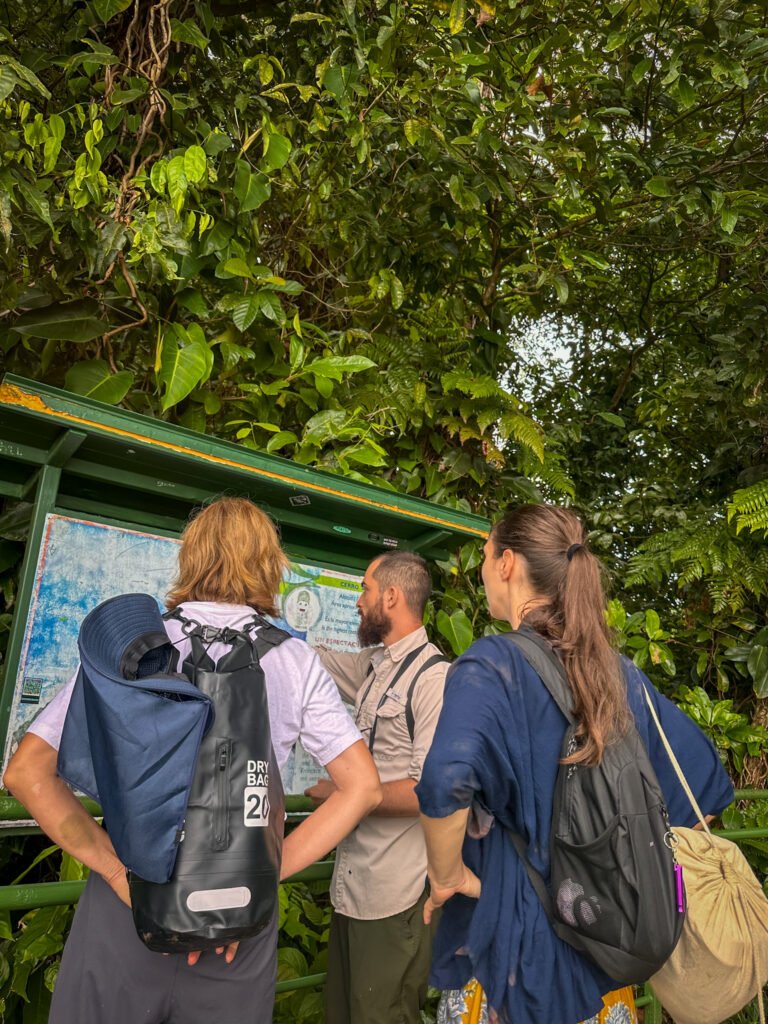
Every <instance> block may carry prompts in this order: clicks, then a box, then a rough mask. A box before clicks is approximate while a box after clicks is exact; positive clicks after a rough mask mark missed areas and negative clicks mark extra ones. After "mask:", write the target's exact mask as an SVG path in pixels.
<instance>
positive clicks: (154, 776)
mask: <svg viewBox="0 0 768 1024" xmlns="http://www.w3.org/2000/svg"><path fill="white" fill-rule="evenodd" d="M78 646H79V649H80V670H79V672H78V676H77V681H76V683H75V688H74V691H73V694H72V700H71V703H70V705H69V710H68V712H67V717H66V721H65V723H64V731H63V734H62V738H61V746H60V748H59V758H58V772H59V775H60V776H61V777H62V778H63V779H65V780H66V781H67V782H68V783H70V785H72V786H74V787H75V788H76V789H78V790H81V791H82V792H83V793H87V794H88V795H89V796H91V797H93V799H94V800H98V802H99V803H100V804H101V807H102V810H103V812H104V824H105V826H106V827H107V830H108V831H109V835H110V838H111V840H112V843H113V845H114V847H115V850H116V852H117V855H118V856H119V857H120V859H121V860H122V862H123V863H124V864H125V865H126V867H127V868H129V869H130V870H131V871H134V872H135V873H136V874H137V875H140V876H141V877H142V878H144V879H147V880H148V881H151V882H167V881H168V879H169V878H170V876H171V873H172V871H173V866H174V862H175V859H176V852H177V848H178V838H179V831H180V829H181V828H182V826H183V823H184V817H185V813H186V809H187V802H188V797H189V790H190V787H191V785H192V779H193V776H194V772H195V766H196V763H197V756H198V751H199V749H200V743H201V741H202V738H203V736H204V735H205V733H206V732H207V731H208V729H209V728H210V726H211V724H212V723H213V716H214V711H213V706H212V703H211V700H210V698H209V697H208V696H206V695H205V694H204V693H201V691H200V690H198V689H197V687H195V686H194V685H193V684H192V683H190V682H189V680H188V679H187V678H186V677H185V676H183V675H179V674H176V673H173V672H171V667H172V666H173V665H175V662H176V652H175V650H174V648H173V645H172V644H171V643H170V641H169V640H168V636H167V634H166V631H165V626H164V623H163V618H162V615H161V614H160V609H159V608H158V606H157V602H156V601H155V599H154V598H153V597H150V595H149V594H122V595H120V596H119V597H113V598H110V599H109V600H108V601H104V602H103V603H102V604H100V605H99V606H98V607H97V608H95V609H94V610H93V611H92V612H91V613H90V614H89V615H88V616H87V617H86V618H85V620H84V621H83V624H82V626H81V627H80V636H79V639H78Z"/></svg>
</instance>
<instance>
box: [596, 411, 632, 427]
mask: <svg viewBox="0 0 768 1024" xmlns="http://www.w3.org/2000/svg"><path fill="white" fill-rule="evenodd" d="M597 415H598V416H599V417H600V419H602V420H605V422H606V423H612V424H613V425H614V427H626V423H625V422H624V419H623V418H622V417H621V416H617V415H616V413H615V412H599V413H598V414H597Z"/></svg>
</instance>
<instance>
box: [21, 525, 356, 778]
mask: <svg viewBox="0 0 768 1024" xmlns="http://www.w3.org/2000/svg"><path fill="white" fill-rule="evenodd" d="M178 549H179V541H178V540H175V539H172V538H169V537H160V536H157V535H156V534H151V533H142V532H140V531H137V530H127V529H123V528H121V527H116V526H104V525H102V524H99V523H91V522H87V521H85V520H81V519H72V518H69V517H67V516H60V515H49V516H48V517H47V518H46V525H45V531H44V535H43V542H42V544H41V547H40V554H39V557H38V563H37V571H36V574H35V587H34V592H33V597H32V603H31V607H30V612H29V617H28V619H27V624H26V631H25V635H24V644H23V648H22V653H21V658H20V660H19V669H18V673H17V678H16V687H15V689H14V693H13V702H12V706H11V716H10V720H9V726H8V735H7V738H6V747H5V752H4V758H3V765H5V764H7V761H8V758H9V757H10V755H11V754H12V753H13V751H14V750H15V748H16V746H17V745H18V743H19V740H20V739H21V737H22V736H23V735H24V732H25V731H26V729H27V726H28V725H29V723H30V722H31V721H32V719H33V718H34V717H35V715H36V714H37V713H38V712H39V711H40V709H41V708H43V707H44V706H45V705H46V704H47V703H48V701H49V700H50V699H51V698H52V697H53V696H54V695H55V694H56V693H57V692H58V691H59V689H60V688H61V687H62V686H63V685H64V684H65V683H66V682H67V680H68V679H70V677H71V676H72V674H73V672H74V671H75V670H76V668H77V662H78V653H77V635H78V632H79V629H80V623H81V622H82V621H83V619H84V618H85V616H86V615H87V614H88V612H89V611H90V610H91V609H92V608H94V607H95V606H96V605H97V604H100V603H101V602H102V601H106V600H107V598H109V597H115V596H116V595H118V594H129V593H146V594H152V595H153V597H155V598H156V600H157V602H158V604H159V605H161V606H162V603H163V598H164V596H165V593H166V591H167V590H168V586H169V583H170V581H171V580H172V579H173V576H174V575H175V572H176V559H177V553H178ZM359 593H360V577H358V576H353V575H349V574H346V573H339V572H332V571H330V570H328V569H321V568H319V567H317V566H311V565H303V564H293V565H291V567H290V569H289V571H288V573H287V574H286V578H285V580H284V581H283V583H282V584H281V587H280V595H279V604H280V612H281V614H280V617H279V618H276V619H275V620H274V621H275V622H276V624H277V625H279V626H281V627H282V628H283V629H286V630H288V631H289V632H290V633H292V634H293V635H294V636H297V637H300V638H301V639H303V640H306V641H307V642H308V643H310V644H319V643H322V644H325V645H326V646H328V647H334V648H336V649H337V650H355V649H356V647H357V624H358V616H357V607H356V602H357V598H358V596H359ZM321 774H322V772H321V771H320V769H319V768H318V766H317V765H316V764H315V762H314V761H313V760H312V759H311V758H310V757H309V756H308V755H307V754H306V753H305V751H304V750H302V749H301V746H300V745H299V744H297V748H296V750H295V751H294V753H293V754H292V755H291V757H290V759H289V761H288V763H287V764H286V766H285V770H284V772H283V785H284V787H285V791H286V793H301V792H303V790H304V789H305V788H306V787H307V786H308V785H311V783H312V782H314V781H315V779H317V778H318V777H319V775H321Z"/></svg>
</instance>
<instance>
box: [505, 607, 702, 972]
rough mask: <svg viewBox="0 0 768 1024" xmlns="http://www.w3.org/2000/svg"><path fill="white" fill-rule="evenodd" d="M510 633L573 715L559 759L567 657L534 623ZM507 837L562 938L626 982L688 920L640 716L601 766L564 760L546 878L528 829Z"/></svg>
mask: <svg viewBox="0 0 768 1024" xmlns="http://www.w3.org/2000/svg"><path fill="white" fill-rule="evenodd" d="M506 635H507V636H508V637H509V639H510V640H511V641H512V642H513V643H514V644H515V645H516V646H517V647H518V648H519V650H520V652H521V654H522V655H523V656H524V657H525V659H526V661H527V662H528V663H529V664H530V666H531V667H532V668H533V669H534V671H535V672H536V674H537V675H538V676H539V677H540V678H541V681H542V682H543V684H544V686H545V687H546V688H547V690H548V691H549V693H550V695H551V696H552V699H553V700H554V701H555V703H556V704H557V706H558V707H559V708H560V710H561V711H562V713H563V715H564V716H565V718H566V719H567V720H568V728H567V729H566V732H565V737H564V739H563V744H562V747H561V758H565V757H568V756H569V755H570V754H572V753H573V752H574V750H576V749H577V743H578V741H577V739H576V735H575V734H576V726H577V723H576V720H575V719H574V716H573V713H572V710H571V709H572V698H571V689H570V685H569V683H568V679H567V676H566V674H565V670H564V669H563V666H562V664H561V662H560V659H559V658H558V657H557V655H556V654H555V652H554V651H553V649H552V647H551V646H550V644H548V643H547V641H546V640H544V638H543V637H542V636H540V635H539V634H538V633H535V632H534V631H533V630H531V629H528V628H526V627H523V629H521V630H518V631H515V632H513V633H508V634H506ZM509 836H510V839H511V841H512V843H513V845H514V847H515V849H516V850H517V853H518V854H519V856H520V858H521V860H522V861H523V864H524V865H525V868H526V871H527V872H528V877H529V878H530V880H531V884H532V885H533V887H534V889H535V890H536V893H537V895H538V897H539V899H540V900H541V902H542V904H543V906H544V909H545V910H546V912H547V916H548V917H549V920H550V922H551V924H552V927H553V928H554V930H555V932H556V934H557V935H558V936H559V937H560V938H561V939H562V940H563V941H564V942H567V943H568V944H569V945H570V946H573V947H574V948H575V949H577V950H579V952H581V953H583V954H584V955H585V956H587V957H589V959H590V960H592V961H593V963H595V964H596V965H597V966H598V967H600V968H601V970H603V971H604V972H605V973H606V974H607V975H608V976H609V977H611V978H614V979H615V980H616V981H617V982H620V983H623V984H625V985H626V984H636V983H638V982H642V981H646V980H647V979H648V978H650V977H651V975H653V974H655V973H656V971H658V970H659V968H660V967H661V966H662V965H663V964H664V963H665V962H666V960H667V959H668V958H669V956H670V954H671V953H672V951H673V949H674V948H675V946H676V944H677V941H678V939H679V938H680V933H681V931H682V928H683V922H684V920H685V893H684V889H683V884H682V873H681V868H680V867H679V865H678V864H677V862H676V858H675V852H674V841H675V837H674V835H673V834H672V832H671V830H670V827H669V821H668V819H667V809H666V807H665V806H664V797H663V795H662V792H661V787H660V786H659V783H658V780H657V778H656V773H655V772H654V770H653V767H652V766H651V762H650V760H649V758H648V753H647V751H646V749H645V747H644V745H643V742H642V739H641V738H640V735H639V733H638V731H637V729H636V728H635V727H634V725H633V726H632V727H631V728H630V730H629V732H628V733H627V734H626V735H625V736H623V737H622V738H621V739H620V740H617V741H616V742H615V743H612V744H611V745H610V746H608V747H606V750H605V753H604V755H603V759H602V761H601V762H600V764H599V765H596V766H594V767H593V766H588V765H581V764H561V765H560V769H559V772H558V775H557V781H556V783H555V797H554V807H553V813H552V828H551V832H550V878H549V882H548V884H547V883H546V882H545V879H543V878H542V876H541V875H540V874H539V873H538V872H537V871H536V870H535V869H534V868H533V866H532V865H531V863H530V861H529V859H528V851H527V846H526V843H525V841H524V840H523V838H522V837H521V836H519V835H517V834H515V833H513V832H510V833H509Z"/></svg>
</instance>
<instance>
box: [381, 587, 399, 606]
mask: <svg viewBox="0 0 768 1024" xmlns="http://www.w3.org/2000/svg"><path fill="white" fill-rule="evenodd" d="M400 595H401V590H400V588H399V587H387V589H386V590H385V591H384V606H385V607H386V608H394V607H395V605H396V604H397V602H398V599H399V598H400Z"/></svg>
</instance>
